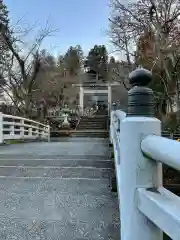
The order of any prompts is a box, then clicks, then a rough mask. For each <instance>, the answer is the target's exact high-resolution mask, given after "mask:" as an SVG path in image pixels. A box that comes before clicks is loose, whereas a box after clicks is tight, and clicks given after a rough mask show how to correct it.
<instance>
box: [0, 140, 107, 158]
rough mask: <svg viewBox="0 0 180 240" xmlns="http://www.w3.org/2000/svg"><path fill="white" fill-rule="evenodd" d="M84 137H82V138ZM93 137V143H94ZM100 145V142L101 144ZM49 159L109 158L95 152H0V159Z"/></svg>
mask: <svg viewBox="0 0 180 240" xmlns="http://www.w3.org/2000/svg"><path fill="white" fill-rule="evenodd" d="M79 139H81V138H79ZM83 139H84V138H83ZM96 140H97V139H95V143H96ZM104 140H106V139H102V141H104ZM84 141H85V140H84ZM101 146H102V144H101ZM104 146H105V147H106V146H107V143H106V142H105V143H104ZM36 159H38V160H49V159H53V160H59V161H61V160H71V161H72V160H74V161H77V160H84V161H88V160H93V161H100V160H103V161H104V160H109V159H110V154H106V155H97V154H86V155H82V154H81V155H77V154H74V155H71V154H67V155H61V154H59V155H55V154H54V155H48V153H47V154H46V155H45V154H13V155H12V154H0V161H1V160H2V161H4V160H5V161H7V160H10V161H14V160H36Z"/></svg>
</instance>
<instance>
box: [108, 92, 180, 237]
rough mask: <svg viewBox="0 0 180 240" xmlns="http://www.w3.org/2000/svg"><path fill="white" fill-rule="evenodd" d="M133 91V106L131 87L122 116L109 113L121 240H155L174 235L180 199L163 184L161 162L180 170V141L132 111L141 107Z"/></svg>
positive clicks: (179, 228)
mask: <svg viewBox="0 0 180 240" xmlns="http://www.w3.org/2000/svg"><path fill="white" fill-rule="evenodd" d="M135 88H136V91H137V87H135ZM135 88H134V90H135ZM138 88H140V87H138ZM141 89H142V88H141ZM134 90H133V91H134ZM130 91H131V90H130ZM139 92H141V91H139ZM139 92H138V93H139ZM136 93H137V92H136ZM133 94H134V92H133ZM137 95H138V94H137ZM137 95H136V96H135V94H134V95H133V97H134V99H133V101H134V102H133V104H134V105H133V104H132V105H130V104H131V103H132V97H131V96H132V92H131V93H130V94H129V98H131V99H130V100H131V101H130V100H129V106H130V107H129V109H130V114H129V112H128V115H127V116H126V113H125V112H122V111H120V110H113V111H112V112H111V124H110V141H111V143H112V144H113V148H114V158H115V169H116V180H117V191H118V196H119V202H120V204H119V205H120V218H121V240H132V239H134V240H160V239H163V232H165V233H166V234H167V235H168V236H169V237H170V238H171V239H174V240H178V239H180V198H179V197H178V196H176V195H175V194H173V193H172V192H170V191H169V190H167V189H165V188H164V187H163V186H162V163H164V164H166V165H168V166H170V167H172V168H174V169H177V170H180V142H177V141H175V140H171V139H167V138H164V137H161V136H160V135H161V122H160V121H159V120H158V119H156V118H154V117H153V116H149V117H148V116H147V117H145V116H143V114H142V115H141V114H137V115H136V113H135V111H134V110H137V109H138V108H139V106H140V105H139V102H138V101H139V99H140V98H138V101H137V102H138V104H137V105H136V103H137V102H136V100H137V98H136V97H137ZM138 96H139V95H138ZM146 100H147V99H146ZM135 105H136V106H135ZM132 106H133V110H132V109H131V107H132ZM134 106H135V107H134ZM142 106H144V105H142ZM149 106H150V105H149ZM135 108H136V109H135ZM144 109H146V108H144ZM147 109H148V106H147ZM131 110H132V112H131ZM141 110H142V109H141ZM132 113H133V114H132ZM144 115H145V114H144Z"/></svg>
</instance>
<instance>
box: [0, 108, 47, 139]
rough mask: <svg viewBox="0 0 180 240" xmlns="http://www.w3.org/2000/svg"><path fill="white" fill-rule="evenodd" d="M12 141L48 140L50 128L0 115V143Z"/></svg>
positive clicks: (23, 119) (28, 120) (18, 118)
mask: <svg viewBox="0 0 180 240" xmlns="http://www.w3.org/2000/svg"><path fill="white" fill-rule="evenodd" d="M14 139H27V140H28V139H29V140H31V139H32V140H33V139H39V140H48V141H49V140H50V127H49V125H45V124H42V123H39V122H36V121H33V120H30V119H26V118H22V117H17V116H12V115H6V114H3V113H0V143H3V142H4V141H5V140H14Z"/></svg>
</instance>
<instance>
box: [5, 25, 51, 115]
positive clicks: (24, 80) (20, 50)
mask: <svg viewBox="0 0 180 240" xmlns="http://www.w3.org/2000/svg"><path fill="white" fill-rule="evenodd" d="M51 33H52V30H51V29H50V28H49V27H48V26H46V27H45V28H44V29H42V30H40V31H39V33H38V36H37V37H36V39H35V41H34V43H33V44H32V46H31V47H29V49H28V48H27V47H25V45H26V44H25V42H24V41H22V39H21V37H17V36H15V34H14V33H13V34H12V35H7V34H6V29H3V26H1V37H2V38H3V39H4V42H5V44H6V47H7V49H8V52H9V58H5V59H4V61H3V67H2V69H1V79H2V81H4V83H5V84H2V85H1V86H0V87H1V88H2V89H3V91H4V92H5V93H6V94H7V95H8V96H9V97H10V99H11V100H12V102H13V103H14V105H15V106H16V108H17V110H18V112H19V114H21V115H24V116H26V117H31V114H32V107H33V106H32V90H33V86H34V84H35V80H36V78H37V75H38V73H39V70H40V66H41V55H40V53H39V49H40V46H41V44H42V42H43V40H44V39H45V38H46V37H48V36H50V34H51Z"/></svg>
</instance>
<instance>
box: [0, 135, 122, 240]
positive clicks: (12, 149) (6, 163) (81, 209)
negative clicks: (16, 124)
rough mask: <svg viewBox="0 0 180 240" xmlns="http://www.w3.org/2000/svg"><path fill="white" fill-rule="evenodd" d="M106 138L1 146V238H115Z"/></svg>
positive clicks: (116, 222) (116, 216) (113, 196)
mask: <svg viewBox="0 0 180 240" xmlns="http://www.w3.org/2000/svg"><path fill="white" fill-rule="evenodd" d="M111 175H112V162H111V161H110V160H109V152H108V143H107V140H106V139H98V138H97V139H96V138H93V139H88V138H85V139H83V138H82V139H81V138H78V139H68V138H67V139H66V138H64V139H63V140H62V141H61V142H51V143H28V144H16V145H11V146H1V147H0V195H1V197H0V219H1V222H0V239H1V240H5V239H6V240H7V239H12V240H14V239H17V240H25V239H26V240H30V239H35V240H37V239H42V240H46V239H47V240H49V239H51V240H102V239H104V240H119V239H120V237H119V208H118V200H117V195H116V194H115V193H111V192H110V189H109V187H108V184H109V176H111Z"/></svg>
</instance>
